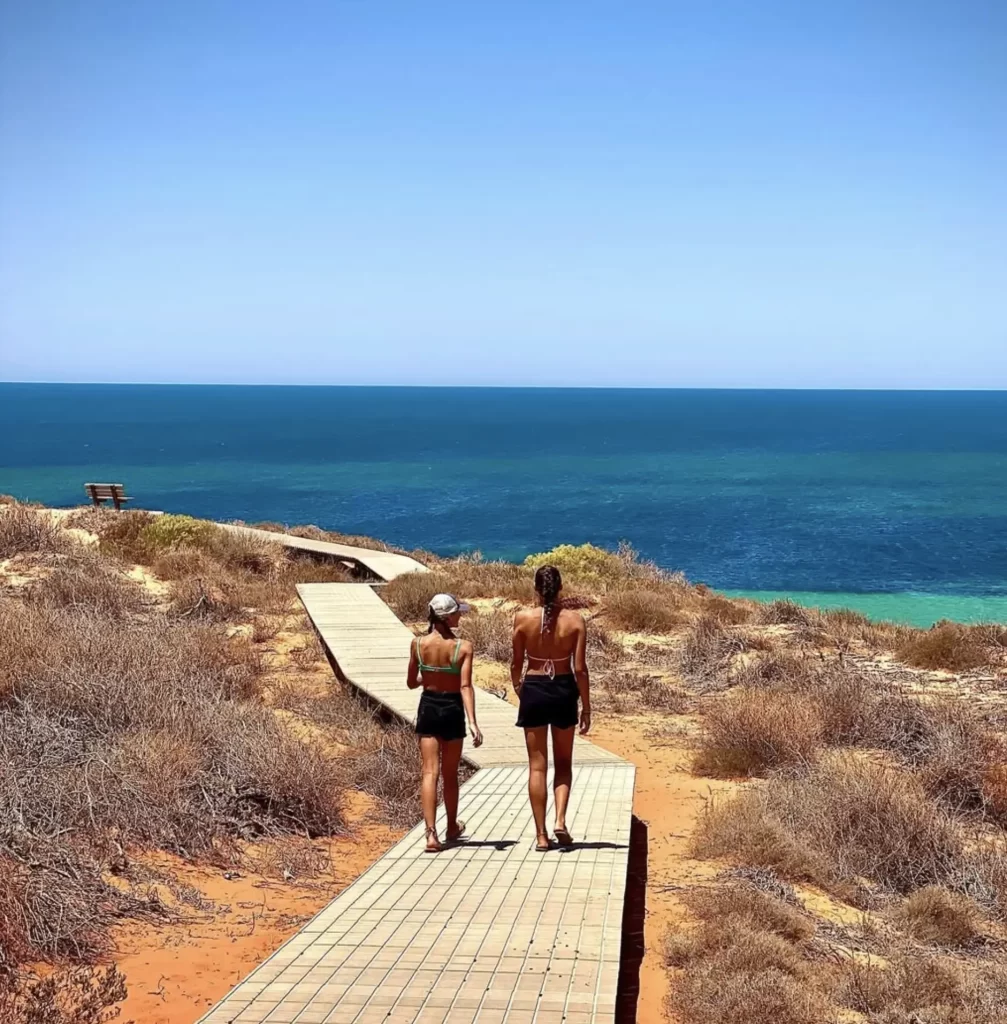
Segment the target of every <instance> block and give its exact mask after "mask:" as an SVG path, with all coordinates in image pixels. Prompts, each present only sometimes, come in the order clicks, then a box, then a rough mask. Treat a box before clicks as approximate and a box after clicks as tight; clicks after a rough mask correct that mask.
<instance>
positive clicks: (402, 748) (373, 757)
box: [350, 725, 470, 828]
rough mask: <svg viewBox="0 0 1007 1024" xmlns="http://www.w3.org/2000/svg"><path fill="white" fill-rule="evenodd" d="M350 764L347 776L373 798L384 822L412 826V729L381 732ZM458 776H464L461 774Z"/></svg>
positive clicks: (415, 806)
mask: <svg viewBox="0 0 1007 1024" xmlns="http://www.w3.org/2000/svg"><path fill="white" fill-rule="evenodd" d="M350 763H351V768H350V777H351V778H352V779H353V780H354V782H355V784H356V786H357V788H358V789H360V790H362V791H363V792H365V793H369V794H370V795H371V796H373V797H375V799H377V801H378V803H379V805H380V807H381V810H382V816H383V818H384V819H385V820H386V821H388V822H390V823H391V824H392V825H397V826H400V827H402V828H409V827H411V826H413V825H415V824H416V821H417V820H418V819H419V817H420V804H419V792H420V757H419V749H418V747H417V743H416V734H415V732H413V730H412V729H410V728H409V727H408V726H405V725H394V726H392V727H390V728H388V729H385V730H383V731H382V733H381V734H380V739H379V742H378V743H377V744H374V745H373V746H371V748H370V749H368V750H364V751H362V752H360V753H358V754H356V755H354V756H352V757H351V758H350ZM469 774H470V773H469ZM462 777H463V778H464V777H466V773H465V772H464V771H463V773H462Z"/></svg>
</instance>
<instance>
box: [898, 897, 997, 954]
mask: <svg viewBox="0 0 1007 1024" xmlns="http://www.w3.org/2000/svg"><path fill="white" fill-rule="evenodd" d="M892 917H893V919H894V921H895V923H896V924H897V925H898V926H899V927H900V928H902V930H903V931H906V932H908V933H909V934H910V935H911V936H912V937H913V938H914V939H917V940H918V941H919V942H925V943H927V944H929V945H933V946H945V947H948V948H953V949H961V948H965V947H969V946H974V945H976V944H977V943H978V942H980V941H981V940H982V923H983V917H982V911H981V910H980V908H979V907H978V906H977V905H976V903H975V901H974V900H972V899H970V898H969V897H967V896H963V895H962V894H961V893H957V892H951V891H950V890H949V889H947V888H945V887H944V886H940V885H928V886H925V887H924V888H922V889H918V890H917V891H916V892H914V893H913V894H912V895H911V896H910V897H909V898H908V899H907V900H906V901H905V902H904V903H902V904H901V905H900V906H899V907H898V908H897V909H896V910H895V912H894V913H893V914H892Z"/></svg>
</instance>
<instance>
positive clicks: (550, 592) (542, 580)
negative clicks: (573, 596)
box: [535, 565, 563, 633]
mask: <svg viewBox="0 0 1007 1024" xmlns="http://www.w3.org/2000/svg"><path fill="white" fill-rule="evenodd" d="M562 586H563V579H562V577H561V576H560V574H559V569H557V568H556V566H554V565H543V566H542V567H541V568H540V569H539V570H538V572H536V573H535V592H536V593H537V594H538V596H539V598H540V599H541V601H542V610H543V613H544V614H543V615H542V631H543V632H544V633H549V632H551V631H552V628H553V626H555V624H556V614H557V611H558V609H557V607H556V598H557V596H558V595H559V592H560V588H561V587H562Z"/></svg>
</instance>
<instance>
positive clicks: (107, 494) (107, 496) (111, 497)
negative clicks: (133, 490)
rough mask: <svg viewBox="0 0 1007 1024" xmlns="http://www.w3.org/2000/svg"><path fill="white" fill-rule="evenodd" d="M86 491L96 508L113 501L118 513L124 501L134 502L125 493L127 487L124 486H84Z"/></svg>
mask: <svg viewBox="0 0 1007 1024" xmlns="http://www.w3.org/2000/svg"><path fill="white" fill-rule="evenodd" d="M84 490H85V491H87V493H88V494H90V495H91V500H92V501H93V502H94V504H95V506H96V507H97V506H100V505H103V504H104V503H105V502H106V501H111V502H112V504H113V505H115V510H116V512H118V511H119V510H120V509H121V508H122V503H123V502H124V501H132V499H131V498H127V497H126V495H125V494H124V493H123V492H124V491H125V487H123V485H122V484H84Z"/></svg>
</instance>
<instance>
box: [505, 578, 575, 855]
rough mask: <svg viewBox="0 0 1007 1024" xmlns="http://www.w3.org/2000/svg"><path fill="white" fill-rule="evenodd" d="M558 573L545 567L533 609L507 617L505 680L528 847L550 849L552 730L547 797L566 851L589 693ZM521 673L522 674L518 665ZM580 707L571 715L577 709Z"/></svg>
mask: <svg viewBox="0 0 1007 1024" xmlns="http://www.w3.org/2000/svg"><path fill="white" fill-rule="evenodd" d="M562 590H563V580H562V578H561V577H560V574H559V569H557V568H556V567H555V566H553V565H544V566H542V568H540V569H539V570H538V572H536V573H535V593H536V595H537V597H538V604H537V606H536V607H535V608H522V609H521V610H520V611H518V613H517V614H516V615H515V616H514V636H513V654H512V657H511V681H512V682H513V684H514V689H515V691H516V692H517V695H518V698H519V700H520V707H519V710H518V719H517V724H518V725H519V726H520V727H521V728H522V729H524V734H525V742H526V743H527V746H528V798H529V800H530V801H531V811H532V816H533V817H534V818H535V849H536V850H537V851H538V852H540V853H545V852H546V851H548V850H550V849H552V847H553V843H552V840H550V838H549V833H548V831H547V830H546V827H545V808H546V773H547V771H548V768H549V732H550V730H551V731H552V756H553V767H554V769H555V772H554V775H553V793H554V795H555V802H556V828H555V835H556V842H558V843H559V845H560V846H570V845H571V844H572V842H573V839H572V838H571V836H570V831H569V829H568V828H567V825H566V808H567V804H568V803H569V801H570V783H571V781H572V779H573V737H574V731H575V729H576V727H577V724H578V722H579V723H580V731H581V734H584V733H586V732H587V731H588V729H590V728H591V691H590V683H589V679H588V672H587V660H586V658H585V651H586V649H587V623H586V622H585V621H584V616H583V615H581V614H580V613H579V612H576V611H572V610H570V609H567V608H564V607H563V606H562V602H561V598H560V595H561V593H562ZM526 659H527V663H528V670H527V672H525V660H526ZM578 700H579V701H580V710H579V713H578V708H577V703H578Z"/></svg>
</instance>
